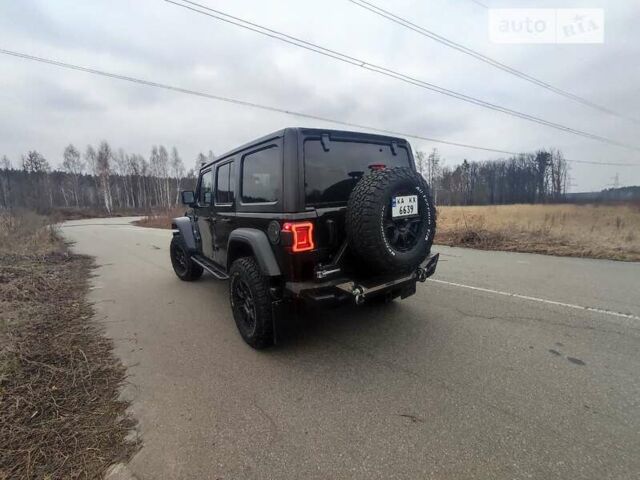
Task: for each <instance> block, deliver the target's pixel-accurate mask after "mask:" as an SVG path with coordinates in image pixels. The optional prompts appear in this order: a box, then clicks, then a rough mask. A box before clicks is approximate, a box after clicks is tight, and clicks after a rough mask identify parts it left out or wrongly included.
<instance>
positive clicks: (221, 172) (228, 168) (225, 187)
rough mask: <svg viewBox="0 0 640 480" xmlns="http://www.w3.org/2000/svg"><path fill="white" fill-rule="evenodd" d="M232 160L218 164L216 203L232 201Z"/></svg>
mask: <svg viewBox="0 0 640 480" xmlns="http://www.w3.org/2000/svg"><path fill="white" fill-rule="evenodd" d="M234 182H235V180H234V174H233V162H229V163H225V164H224V165H220V166H219V167H218V169H217V173H216V204H218V205H220V204H230V203H233V185H234Z"/></svg>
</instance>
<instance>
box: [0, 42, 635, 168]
mask: <svg viewBox="0 0 640 480" xmlns="http://www.w3.org/2000/svg"><path fill="white" fill-rule="evenodd" d="M0 54H3V55H9V56H12V57H18V58H22V59H25V60H31V61H34V62H40V63H45V64H48V65H53V66H56V67H60V68H66V69H69V70H76V71H80V72H85V73H90V74H92V75H98V76H101V77H107V78H112V79H116V80H122V81H126V82H131V83H136V84H139V85H144V86H148V87H155V88H161V89H164V90H170V91H173V92H178V93H184V94H187V95H194V96H197V97H201V98H207V99H210V100H217V101H220V102H227V103H232V104H235V105H242V106H245V107H251V108H258V109H261V110H267V111H270V112H277V113H283V114H286V115H292V116H296V117H300V118H307V119H311V120H318V121H322V122H327V123H333V124H336V125H343V126H347V127H354V128H360V129H364V130H372V131H376V132H381V133H386V134H389V135H393V136H397V137H409V138H416V139H418V140H424V141H427V142H434V143H442V144H444V145H451V146H454V147H461V148H469V149H473V150H482V151H486V152H493V153H504V154H507V155H523V153H522V152H513V151H509V150H503V149H499V148H492V147H483V146H479V145H472V144H467V143H461V142H454V141H450V140H442V139H437V138H431V137H426V136H424V135H417V134H414V133H407V132H399V131H395V130H388V129H385V128H379V127H373V126H371V125H363V124H360V123H354V122H346V121H342V120H336V119H333V118H329V117H323V116H320V115H313V114H310V113H302V112H296V111H294V110H288V109H284V108H279V107H274V106H271V105H263V104H259V103H255V102H249V101H247V100H240V99H237V98H231V97H224V96H221V95H215V94H212V93H207V92H200V91H197V90H190V89H187V88H182V87H177V86H174V85H169V84H166V83H160V82H153V81H150V80H144V79H141V78H136V77H130V76H127V75H120V74H117V73H111V72H107V71H105V70H98V69H95V68H90V67H83V66H81V65H75V64H72V63H66V62H61V61H58V60H53V59H50V58H44V57H37V56H35V55H29V54H27V53H22V52H16V51H14V50H5V49H2V48H0ZM567 161H568V162H572V163H585V164H592V165H614V166H621V167H640V164H639V163H617V162H595V161H589V160H567Z"/></svg>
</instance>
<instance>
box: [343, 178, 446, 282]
mask: <svg viewBox="0 0 640 480" xmlns="http://www.w3.org/2000/svg"><path fill="white" fill-rule="evenodd" d="M394 212H395V216H394V215H393V213H394ZM435 233H436V215H435V208H434V205H433V201H432V200H431V195H430V193H429V186H428V185H427V182H426V181H425V180H424V178H423V177H422V175H420V174H418V173H416V172H415V171H413V170H412V169H410V168H393V169H383V170H377V171H374V172H371V173H370V174H368V175H366V176H364V177H363V178H362V179H361V180H360V181H359V182H358V184H357V185H356V186H355V188H354V189H353V191H352V192H351V196H350V197H349V202H348V204H347V235H348V237H349V246H350V249H351V251H352V252H353V254H354V255H355V256H356V257H358V258H359V260H360V261H361V262H362V264H363V265H366V266H368V267H369V269H370V270H372V271H374V272H377V273H391V272H399V271H403V272H409V271H411V270H413V269H415V268H417V267H418V265H420V263H422V262H423V261H424V259H425V258H426V257H427V255H428V254H429V252H430V251H431V245H432V244H433V237H434V235H435Z"/></svg>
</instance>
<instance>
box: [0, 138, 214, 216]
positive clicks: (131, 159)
mask: <svg viewBox="0 0 640 480" xmlns="http://www.w3.org/2000/svg"><path fill="white" fill-rule="evenodd" d="M213 158H215V157H214V155H213V153H212V152H211V151H210V152H209V154H208V155H205V154H203V153H200V154H199V155H198V156H197V158H196V161H195V168H198V167H199V166H200V165H201V164H202V163H203V162H207V161H209V160H212V159H213ZM194 171H195V169H194V168H190V169H189V170H186V169H185V165H184V162H183V160H182V158H181V157H180V154H179V153H178V150H177V149H176V148H175V147H174V148H172V149H171V152H169V151H168V150H167V149H166V148H165V147H164V146H162V145H160V146H153V147H152V148H151V152H150V154H149V156H148V157H145V156H144V155H140V154H128V153H126V152H124V151H123V150H122V149H119V150H117V151H113V150H112V148H111V146H110V145H109V144H108V143H107V142H101V143H100V144H99V145H98V146H97V147H94V146H92V145H88V146H87V148H86V149H85V151H84V153H82V154H81V153H80V151H79V150H78V149H77V148H76V147H75V146H74V145H69V146H67V147H66V148H65V150H64V152H63V154H62V162H61V166H60V168H57V169H52V167H51V164H50V162H49V161H48V160H47V159H46V158H44V157H43V156H42V155H41V154H40V153H39V152H37V151H35V150H32V151H29V152H28V153H26V154H25V155H23V156H22V158H21V161H20V164H19V165H16V166H14V165H13V164H12V162H11V161H10V160H9V159H8V158H7V157H6V156H4V157H3V158H2V159H1V160H0V208H12V207H13V208H15V207H24V208H30V209H34V210H39V211H43V210H48V209H53V208H60V207H77V208H85V207H92V208H103V209H105V210H106V211H107V213H111V212H113V211H114V210H119V209H136V210H141V209H145V210H146V209H155V208H167V207H171V206H175V205H177V204H178V203H179V202H180V197H179V193H180V191H181V190H185V189H193V188H194V187H195V181H196V178H195V173H194Z"/></svg>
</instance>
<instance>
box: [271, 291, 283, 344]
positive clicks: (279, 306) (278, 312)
mask: <svg viewBox="0 0 640 480" xmlns="http://www.w3.org/2000/svg"><path fill="white" fill-rule="evenodd" d="M285 311H286V309H285V306H284V302H283V301H282V300H274V301H273V302H271V321H272V322H273V344H274V345H276V344H277V343H278V329H280V328H281V327H282V323H283V321H284V320H285V318H284V316H285Z"/></svg>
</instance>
